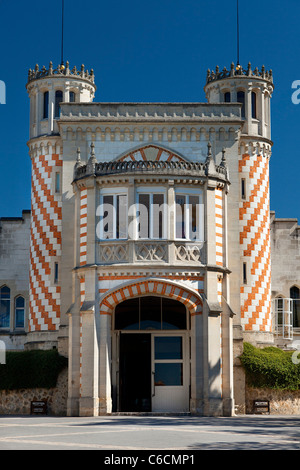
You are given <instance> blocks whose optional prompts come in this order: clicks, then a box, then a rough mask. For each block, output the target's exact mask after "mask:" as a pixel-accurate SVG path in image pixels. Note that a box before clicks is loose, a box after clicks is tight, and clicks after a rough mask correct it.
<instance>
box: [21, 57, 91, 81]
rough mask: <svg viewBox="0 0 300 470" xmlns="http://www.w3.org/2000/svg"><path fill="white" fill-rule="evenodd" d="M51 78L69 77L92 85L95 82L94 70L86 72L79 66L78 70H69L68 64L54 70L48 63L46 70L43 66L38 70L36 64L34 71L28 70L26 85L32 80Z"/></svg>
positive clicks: (74, 68)
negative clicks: (86, 81)
mask: <svg viewBox="0 0 300 470" xmlns="http://www.w3.org/2000/svg"><path fill="white" fill-rule="evenodd" d="M51 76H56V77H59V76H62V77H64V76H70V77H74V78H81V79H84V80H88V81H89V82H91V83H93V84H94V82H95V76H94V70H93V69H91V70H90V71H88V70H87V69H86V68H85V66H84V65H81V68H80V70H77V68H76V66H75V67H73V69H72V70H71V69H70V66H69V62H66V65H64V64H60V65H58V67H57V68H56V69H55V68H53V63H52V62H50V64H49V68H48V69H47V68H46V67H45V66H43V67H42V68H41V69H40V68H39V66H38V64H36V66H35V68H34V69H29V70H28V81H27V84H28V83H30V82H32V81H33V80H38V79H40V78H44V77H51Z"/></svg>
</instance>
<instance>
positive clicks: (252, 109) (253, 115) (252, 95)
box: [251, 91, 257, 119]
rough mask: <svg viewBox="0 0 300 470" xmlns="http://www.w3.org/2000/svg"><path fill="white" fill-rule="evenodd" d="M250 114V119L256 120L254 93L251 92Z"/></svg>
mask: <svg viewBox="0 0 300 470" xmlns="http://www.w3.org/2000/svg"><path fill="white" fill-rule="evenodd" d="M251 112H252V119H256V118H257V112H256V93H255V91H252V93H251Z"/></svg>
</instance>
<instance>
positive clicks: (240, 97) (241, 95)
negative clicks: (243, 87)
mask: <svg viewBox="0 0 300 470" xmlns="http://www.w3.org/2000/svg"><path fill="white" fill-rule="evenodd" d="M237 102H238V103H242V105H243V106H242V118H244V117H245V92H244V91H238V92H237Z"/></svg>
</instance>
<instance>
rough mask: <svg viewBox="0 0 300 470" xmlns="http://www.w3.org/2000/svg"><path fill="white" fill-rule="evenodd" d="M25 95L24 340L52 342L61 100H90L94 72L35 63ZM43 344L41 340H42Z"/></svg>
mask: <svg viewBox="0 0 300 470" xmlns="http://www.w3.org/2000/svg"><path fill="white" fill-rule="evenodd" d="M26 89H27V92H28V94H29V98H30V140H29V142H28V146H29V153H30V157H31V161H32V193H31V201H32V223H31V246H30V305H29V334H28V343H29V344H30V343H31V342H34V343H35V345H36V344H37V343H40V344H42V347H52V346H56V345H57V332H58V329H59V327H60V326H61V325H60V317H61V312H60V306H61V302H60V295H61V270H60V265H61V252H62V250H61V248H62V213H61V212H62V194H63V185H64V183H63V149H62V141H61V136H60V133H59V124H58V122H59V119H60V104H61V103H62V102H67V103H70V102H73V103H82V102H85V103H89V102H92V101H93V98H94V95H95V90H96V86H95V84H94V72H93V70H91V71H88V70H86V69H85V67H84V65H82V66H81V69H80V70H77V68H76V67H74V68H73V69H72V70H71V69H70V67H69V63H68V62H66V65H59V66H58V67H57V68H56V69H55V68H53V65H52V62H50V64H49V68H48V69H47V68H46V67H42V68H41V69H40V68H39V66H38V65H36V66H35V68H34V69H33V70H31V69H30V70H29V72H28V82H27V84H26ZM45 344H46V346H45Z"/></svg>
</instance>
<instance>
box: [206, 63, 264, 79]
mask: <svg viewBox="0 0 300 470" xmlns="http://www.w3.org/2000/svg"><path fill="white" fill-rule="evenodd" d="M231 77H247V78H248V77H255V78H259V79H262V80H266V81H268V82H270V83H272V84H273V73H272V70H266V69H265V66H264V65H263V66H262V68H261V70H259V69H258V68H257V67H256V68H255V69H254V70H252V68H251V63H250V62H249V63H248V67H247V68H246V69H243V67H242V66H241V65H239V64H238V65H237V66H235V65H234V63H233V62H232V64H231V67H230V70H227V68H226V67H224V68H223V70H220V69H219V66H218V65H217V67H216V70H215V71H214V70H209V69H208V71H207V75H206V85H207V84H208V83H210V82H213V81H216V80H223V79H224V78H231Z"/></svg>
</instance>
